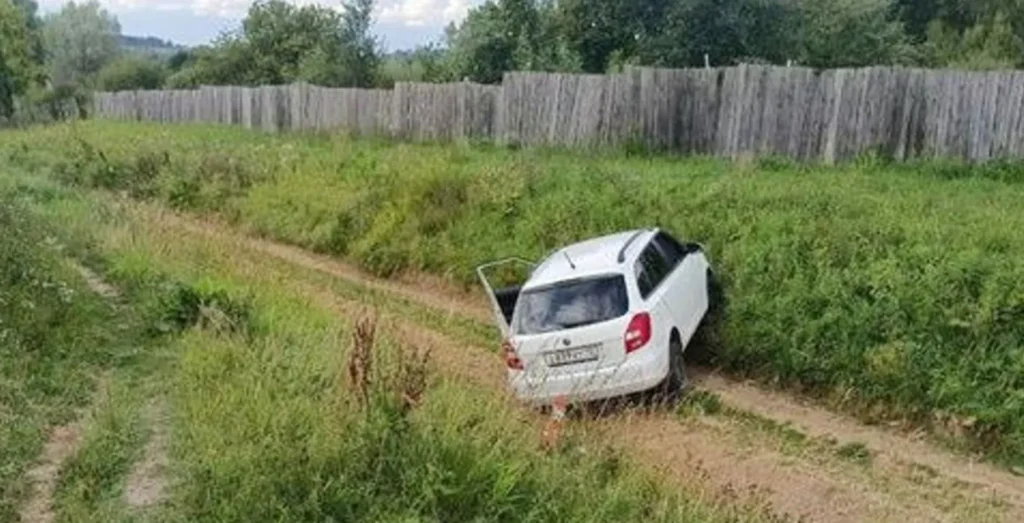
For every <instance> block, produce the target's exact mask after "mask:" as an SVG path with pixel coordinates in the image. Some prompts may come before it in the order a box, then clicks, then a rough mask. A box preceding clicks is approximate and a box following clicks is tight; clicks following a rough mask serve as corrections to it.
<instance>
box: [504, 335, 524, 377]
mask: <svg viewBox="0 0 1024 523" xmlns="http://www.w3.org/2000/svg"><path fill="white" fill-rule="evenodd" d="M501 354H502V356H504V358H505V366H506V367H508V368H510V369H512V370H523V360H521V359H519V356H517V355H516V347H515V345H512V342H511V341H510V340H505V341H503V342H502V343H501Z"/></svg>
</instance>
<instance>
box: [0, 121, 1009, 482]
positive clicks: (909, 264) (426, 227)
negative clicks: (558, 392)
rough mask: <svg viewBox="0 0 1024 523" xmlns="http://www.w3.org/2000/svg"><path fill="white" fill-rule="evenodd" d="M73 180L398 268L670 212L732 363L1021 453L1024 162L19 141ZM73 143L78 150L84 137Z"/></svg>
mask: <svg viewBox="0 0 1024 523" xmlns="http://www.w3.org/2000/svg"><path fill="white" fill-rule="evenodd" d="M3 141H4V143H5V144H6V145H5V146H3V149H4V152H3V154H4V155H5V156H6V157H7V158H8V159H9V160H10V161H13V162H15V163H17V164H20V165H23V166H26V167H28V168H33V169H37V170H38V171H39V172H51V173H53V174H55V175H56V176H58V177H60V178H61V179H63V180H65V181H66V182H68V183H72V184H79V185H84V186H88V187H104V188H108V189H113V190H118V191H128V192H130V193H132V194H135V195H136V196H139V197H145V198H153V199H156V200H159V201H163V202H165V203H167V204H169V205H172V206H175V207H177V208H181V209H186V210H193V211H199V212H216V213H219V214H221V215H222V216H224V217H226V218H228V219H230V220H232V221H234V222H235V223H237V224H238V225H241V226H243V227H246V228H249V229H251V230H253V231H256V232H258V233H261V234H265V235H268V236H271V237H273V238H277V239H280V240H283V241H288V242H293V243H296V244H299V245H302V246H305V247H308V248H311V249H315V250H318V251H321V252H326V253H331V254H335V255H339V256H345V257H348V258H350V259H352V260H355V261H357V262H358V263H360V264H361V265H362V266H363V267H365V268H367V269H368V270H371V271H373V272H375V273H377V274H380V275H383V276H389V275H394V274H396V273H400V272H403V271H428V272H433V273H438V274H442V275H445V276H446V277H448V278H449V279H450V280H451V281H452V282H455V283H459V284H466V285H468V284H471V283H472V281H473V273H472V269H473V267H474V266H475V265H476V264H478V263H481V262H484V261H488V260H491V259H494V258H497V257H502V256H508V255H513V254H517V255H524V256H528V257H538V256H542V255H543V254H544V253H546V252H548V251H549V250H550V249H551V248H553V247H556V246H559V245H562V244H564V243H567V242H571V241H575V240H579V239H582V238H586V237H588V236H593V235H597V234H602V233H607V232H610V231H616V230H621V229H627V228H633V227H641V226H650V225H660V226H663V227H667V228H669V229H671V230H673V231H675V232H677V233H678V234H680V235H681V236H683V237H685V238H686V239H690V240H695V241H699V242H702V243H704V244H705V245H707V246H708V248H709V250H710V255H711V258H712V260H713V262H714V264H715V266H716V268H717V269H718V271H719V272H720V274H721V276H722V279H723V280H724V283H725V286H726V291H727V293H728V294H729V303H730V311H729V315H728V319H727V323H726V325H725V332H724V337H725V341H726V345H727V347H726V350H725V352H724V354H723V363H724V364H725V365H726V366H728V367H729V368H731V369H733V370H734V371H736V372H740V373H746V374H752V375H756V376H761V377H766V378H775V379H778V380H779V381H780V382H782V383H784V384H790V385H795V386H800V387H806V388H809V389H812V390H815V391H818V392H823V393H826V394H830V395H832V396H833V397H835V398H838V399H839V400H840V401H842V402H846V403H849V404H851V405H855V406H857V407H858V408H860V409H861V410H862V411H864V412H867V413H868V414H869V415H872V416H876V417H881V418H886V417H891V416H893V415H899V416H910V417H913V418H916V419H918V420H920V421H923V422H926V423H931V424H933V425H935V426H936V427H937V428H942V429H944V430H945V429H949V430H953V431H954V432H956V433H965V434H966V435H967V437H968V439H969V440H970V442H971V443H972V444H973V445H974V446H975V447H976V448H979V449H983V450H985V451H986V452H988V453H990V454H991V455H995V456H998V457H1001V458H1003V459H1006V460H1009V461H1012V462H1015V463H1024V461H1022V460H1024V402H1022V401H1020V398H1022V397H1024V381H1022V380H1024V373H1022V372H1020V370H1021V358H1020V354H1021V351H1022V349H1024V345H1022V344H1024V341H1022V340H1024V264H1021V263H1020V262H1019V260H1020V259H1021V257H1022V254H1024V213H1022V212H1021V211H1020V210H1019V209H1020V207H1019V202H1020V201H1021V198H1022V197H1024V185H1021V184H1020V183H1019V182H1020V181H1021V180H1022V179H1024V176H1021V173H1022V172H1024V170H1022V169H1021V168H1020V167H1019V166H1016V165H1013V164H1005V163H1004V164H993V165H990V166H987V167H973V168H971V167H965V166H959V165H956V164H917V165H911V166H892V165H887V164H885V163H884V162H880V161H878V160H877V159H870V158H868V159H866V160H865V161H861V162H857V163H854V164H851V165H848V166H845V167H839V168H831V169H826V168H817V167H811V166H796V165H793V164H792V163H789V162H785V161H779V160H765V161H760V162H746V163H742V164H729V163H726V162H722V161H717V160H709V159H686V160H683V159H677V158H668V157H636V156H624V155H621V154H618V153H605V154H601V153H588V154H583V153H568V152H558V151H547V150H521V151H511V150H505V149H500V148H494V147H478V148H468V147H460V146H437V145H410V144H385V143H381V142H374V141H353V140H348V139H342V138H328V137H322V136H279V137H272V136H266V135H258V134H252V133H248V132H245V131H242V130H237V129H228V128H220V127H209V126H207V127H194V126H181V127H173V128H170V127H159V126H155V125H143V124H115V123H87V124H84V125H78V126H74V127H72V126H66V127H54V128H48V129H38V130H33V131H30V132H28V133H7V134H5V135H4V140H3ZM69 144H71V145H69Z"/></svg>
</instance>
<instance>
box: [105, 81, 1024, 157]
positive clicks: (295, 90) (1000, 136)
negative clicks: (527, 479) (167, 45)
mask: <svg viewBox="0 0 1024 523" xmlns="http://www.w3.org/2000/svg"><path fill="white" fill-rule="evenodd" d="M95 113H96V114H97V115H98V116H100V117H104V118H117V119H129V120H132V119H134V120H151V121H162V122H193V121H200V122H220V123H230V124H240V125H244V126H246V127H248V128H258V129H263V130H267V131H289V130H342V131H347V132H351V133H356V134H384V135H389V136H393V137H396V138H402V139H411V140H430V141H447V140H461V139H482V140H492V141H495V142H498V143H520V144H528V145H553V146H569V147H593V146H608V145H611V146H618V145H626V144H642V145H644V146H645V147H650V148H654V149H659V150H667V151H675V152H682V153H689V154H706V155H715V156H725V157H736V156H740V155H746V154H755V155H781V156H788V157H791V158H796V159H800V160H808V161H820V162H825V163H835V162H837V161H842V160H847V159H850V158H853V157H856V156H857V155H859V154H862V153H864V152H877V153H879V154H882V155H885V156H887V157H892V158H894V159H897V160H904V159H909V158H922V157H924V158H928V157H944V158H959V159H963V160H967V161H971V162H981V161H986V160H990V159H995V158H1020V157H1022V156H1024V72H1014V71H997V72H966V71H954V70H923V69H903V68H890V67H872V68H865V69H836V70H826V71H814V70H811V69H805V68H789V67H771V66H749V65H742V66H739V67H731V68H720V69H651V68H635V69H630V70H628V71H626V72H624V73H621V74H612V75H577V74H557V73H524V72H516V73H508V74H506V75H505V78H504V81H503V82H502V84H501V85H499V86H487V85H477V84H471V83H466V82H462V83H453V84H419V83H399V84H397V85H396V86H395V88H394V90H385V89H334V88H323V87H315V86H311V85H307V84H294V85H283V86H262V87H252V88H249V87H234V86H227V87H202V88H200V89H199V90H194V91H134V92H119V93H100V94H98V95H97V96H96V100H95Z"/></svg>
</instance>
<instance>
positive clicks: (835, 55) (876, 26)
mask: <svg viewBox="0 0 1024 523" xmlns="http://www.w3.org/2000/svg"><path fill="white" fill-rule="evenodd" d="M801 10H802V12H803V20H802V23H801V24H800V27H801V28H802V31H801V33H802V34H801V49H800V58H799V61H800V63H801V64H803V65H808V66H811V67H863V66H869V65H885V64H909V63H914V62H915V61H916V60H917V56H916V53H915V50H914V48H913V47H912V46H911V43H910V41H909V39H908V37H907V34H906V33H905V32H904V29H903V23H902V22H901V21H900V20H899V19H897V18H896V17H895V16H894V13H895V12H896V11H897V9H895V6H894V4H892V3H891V1H890V0H802V5H801Z"/></svg>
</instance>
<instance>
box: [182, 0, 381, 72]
mask: <svg viewBox="0 0 1024 523" xmlns="http://www.w3.org/2000/svg"><path fill="white" fill-rule="evenodd" d="M343 7H344V8H343V12H342V13H339V12H338V11H336V10H333V9H330V8H327V7H321V6H317V5H307V6H303V7H296V6H295V5H293V4H291V3H288V2H285V1H283V0H260V1H257V2H256V3H254V4H253V5H252V6H251V7H250V8H249V13H248V15H247V16H246V18H245V19H244V20H243V21H242V27H241V29H240V30H239V31H236V32H233V33H226V34H224V35H222V36H221V37H220V38H219V39H218V40H217V41H216V42H214V44H213V45H211V46H208V47H205V48H201V49H197V50H195V51H194V52H193V53H191V56H190V57H182V58H181V59H179V60H177V63H178V65H179V67H180V69H179V70H178V71H177V72H175V73H174V74H173V75H171V77H170V78H169V79H168V85H170V86H173V87H191V86H195V85H198V84H211V85H223V84H242V85H261V84H282V83H288V82H293V81H296V80H304V81H307V82H311V83H316V84H320V85H327V86H362V87H368V86H371V85H373V83H374V81H375V75H376V71H377V66H378V62H379V45H378V43H377V39H376V38H375V37H374V36H373V34H372V33H371V32H370V27H371V25H372V22H373V19H372V14H373V7H374V1H373V0H352V1H351V2H349V3H346V4H344V6H343ZM186 64H188V65H186Z"/></svg>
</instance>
